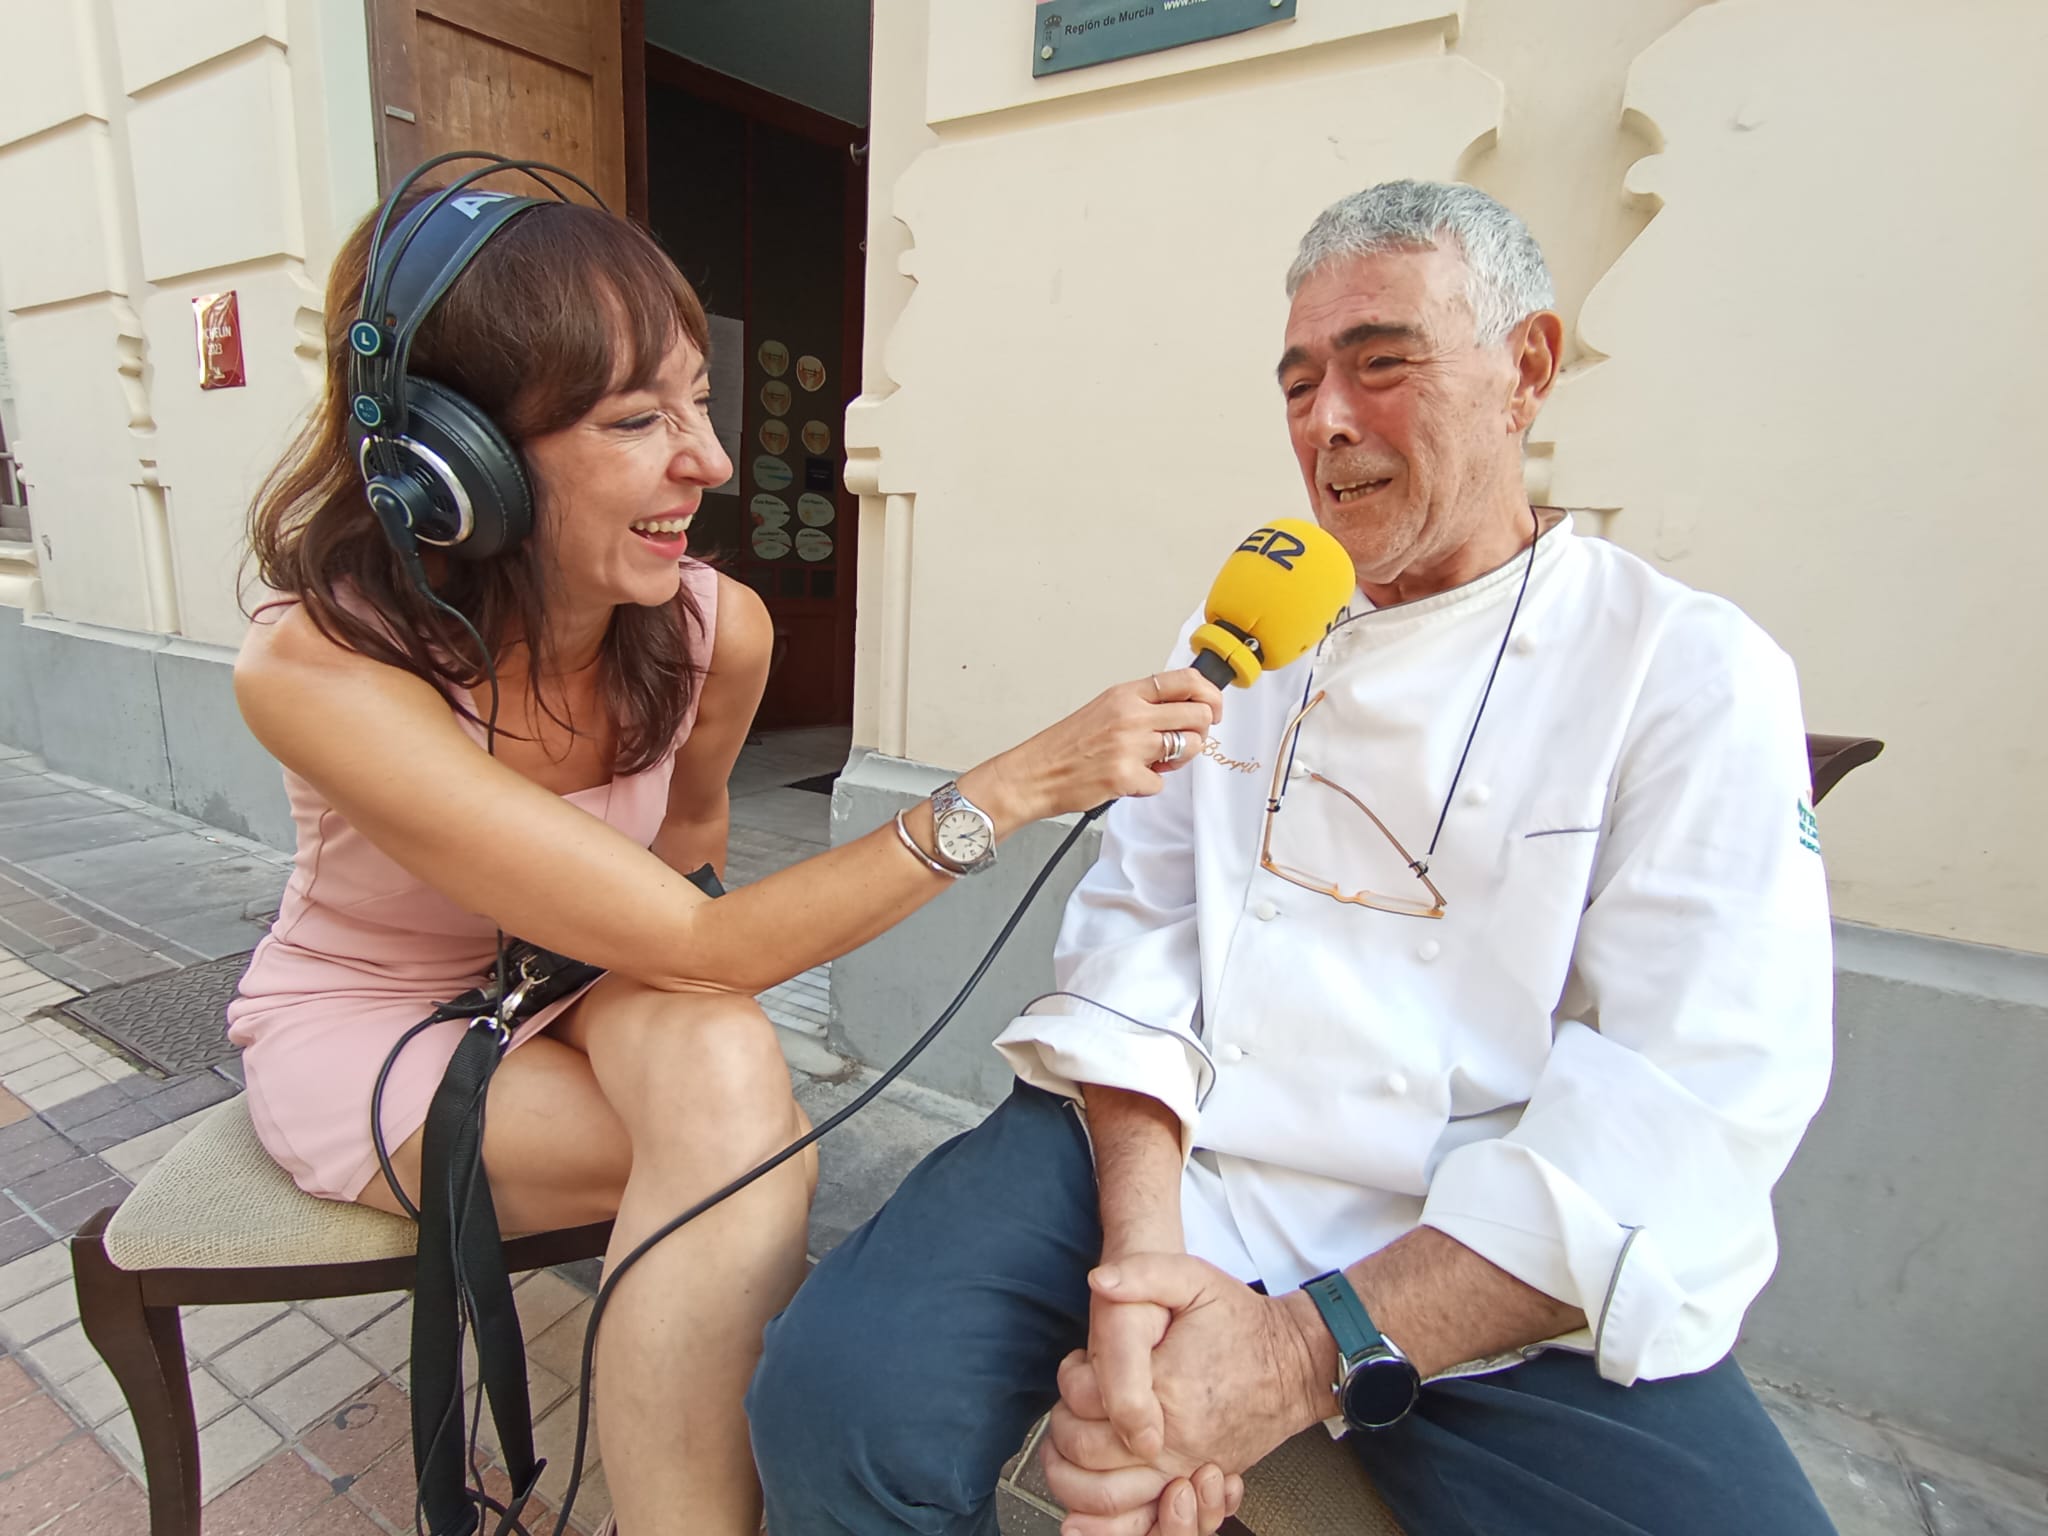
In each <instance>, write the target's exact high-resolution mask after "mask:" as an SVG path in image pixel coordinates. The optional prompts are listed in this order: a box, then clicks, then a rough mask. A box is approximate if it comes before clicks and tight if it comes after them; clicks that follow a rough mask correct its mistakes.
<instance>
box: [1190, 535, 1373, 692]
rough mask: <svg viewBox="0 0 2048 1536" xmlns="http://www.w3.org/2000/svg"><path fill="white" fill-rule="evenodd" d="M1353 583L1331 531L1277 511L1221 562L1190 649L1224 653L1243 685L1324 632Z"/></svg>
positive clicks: (1279, 664)
mask: <svg viewBox="0 0 2048 1536" xmlns="http://www.w3.org/2000/svg"><path fill="white" fill-rule="evenodd" d="M1357 584H1358V578H1357V575H1356V573H1355V572H1354V571H1353V569H1352V566H1351V557H1350V556H1349V555H1347V554H1345V553H1344V546H1343V545H1341V544H1339V543H1338V542H1337V541H1336V539H1334V538H1333V537H1331V536H1330V535H1329V534H1328V533H1326V532H1325V531H1324V530H1323V529H1321V528H1320V527H1318V526H1317V525H1316V524H1314V523H1311V522H1307V521H1305V520H1303V519H1301V518H1295V517H1283V518H1280V519H1278V520H1277V521H1275V522H1271V523H1268V524H1267V525H1266V526H1264V527H1263V528H1259V529H1257V530H1255V531H1254V532H1253V533H1252V534H1251V535H1250V537H1248V538H1246V539H1245V541H1244V542H1243V543H1242V544H1240V545H1238V546H1237V548H1236V549H1235V550H1234V551H1232V553H1231V556H1230V558H1229V559H1228V560H1226V561H1224V562H1223V569H1222V570H1221V571H1219V572H1217V574H1216V584H1215V585H1214V586H1212V587H1211V588H1210V589H1209V602H1208V605H1207V606H1206V608H1205V609H1204V610H1203V612H1204V616H1205V617H1206V618H1207V619H1208V622H1207V623H1206V624H1203V625H1202V626H1201V627H1200V628H1198V629H1197V630H1196V631H1195V633H1194V636H1193V643H1194V647H1195V650H1196V651H1197V652H1201V651H1210V652H1213V653H1214V654H1215V655H1217V656H1219V657H1221V658H1222V660H1223V661H1224V662H1225V663H1227V664H1228V666H1229V668H1230V671H1231V674H1232V680H1233V681H1234V682H1236V683H1237V684H1238V685H1239V686H1240V687H1248V686H1249V685H1250V684H1251V683H1252V682H1254V681H1255V680H1256V679H1257V678H1258V676H1259V674H1260V673H1261V672H1263V671H1268V670H1271V669H1273V668H1276V667H1284V666H1286V665H1287V664H1288V663H1289V662H1292V661H1294V660H1295V659H1296V658H1297V657H1299V656H1300V655H1301V654H1302V653H1303V652H1304V651H1306V650H1307V649H1308V648H1309V647H1310V646H1312V645H1314V644H1315V643H1316V642H1317V641H1318V640H1320V639H1322V637H1323V634H1324V632H1325V631H1326V630H1328V629H1329V627H1330V621H1331V620H1332V619H1334V618H1336V617H1337V612H1338V610H1339V609H1341V608H1342V607H1343V606H1344V604H1345V603H1346V602H1347V601H1349V599H1350V597H1351V593H1352V591H1353V589H1354V588H1355V587H1356V586H1357Z"/></svg>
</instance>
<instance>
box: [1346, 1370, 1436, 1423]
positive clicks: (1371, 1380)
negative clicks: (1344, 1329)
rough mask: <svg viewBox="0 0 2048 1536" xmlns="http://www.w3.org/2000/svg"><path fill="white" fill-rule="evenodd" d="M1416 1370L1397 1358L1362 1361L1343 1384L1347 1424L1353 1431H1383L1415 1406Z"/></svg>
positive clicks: (1417, 1390)
mask: <svg viewBox="0 0 2048 1536" xmlns="http://www.w3.org/2000/svg"><path fill="white" fill-rule="evenodd" d="M1419 1392H1420V1388H1419V1387H1418V1385H1417V1383H1416V1377H1415V1367H1414V1366H1412V1365H1410V1364H1409V1363H1408V1362H1407V1361H1406V1360H1403V1359H1401V1358H1400V1357H1399V1356H1398V1355H1371V1356H1368V1357H1367V1358H1366V1359H1364V1360H1361V1361H1360V1362H1359V1363H1358V1365H1357V1367H1356V1368H1355V1369H1354V1370H1353V1371H1352V1372H1351V1374H1350V1376H1349V1377H1347V1378H1346V1379H1345V1382H1344V1422H1345V1423H1347V1424H1349V1425H1351V1426H1352V1427H1353V1428H1354V1429H1384V1428H1386V1427H1387V1426H1388V1425H1389V1424H1395V1423H1398V1422H1400V1420H1401V1419H1402V1418H1403V1417H1404V1416H1405V1415H1406V1414H1407V1412H1408V1410H1409V1409H1410V1408H1413V1407H1414V1406H1415V1399H1416V1397H1417V1395H1418V1394H1419Z"/></svg>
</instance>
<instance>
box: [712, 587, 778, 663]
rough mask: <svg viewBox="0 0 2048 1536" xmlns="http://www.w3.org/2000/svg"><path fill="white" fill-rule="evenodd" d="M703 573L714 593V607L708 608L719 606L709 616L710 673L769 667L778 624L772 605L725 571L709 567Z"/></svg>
mask: <svg viewBox="0 0 2048 1536" xmlns="http://www.w3.org/2000/svg"><path fill="white" fill-rule="evenodd" d="M700 569H702V570H704V571H705V572H707V573H708V575H709V577H710V580H709V581H708V582H706V584H705V585H706V587H707V588H708V590H709V592H710V593H711V603H710V604H705V605H704V606H711V604H715V605H716V606H715V607H714V608H713V611H712V613H711V614H710V615H709V617H710V618H711V621H712V627H711V654H710V655H709V656H707V657H706V658H705V662H706V665H707V667H708V668H709V670H711V671H714V672H730V671H735V670H737V671H746V670H749V669H751V668H753V667H755V666H765V665H766V664H767V660H768V653H769V651H770V649H771V648H772V647H773V646H774V643H775V621H774V620H773V619H771V618H770V617H769V616H768V605H767V604H766V603H764V602H762V601H761V594H760V593H758V592H756V591H755V590H754V589H753V588H752V587H750V586H748V585H747V584H746V583H745V582H743V581H735V580H734V579H733V578H732V577H730V576H728V575H726V574H725V573H724V572H723V571H715V570H712V569H711V567H709V566H703V567H700ZM700 601H701V600H700Z"/></svg>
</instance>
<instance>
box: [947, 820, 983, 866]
mask: <svg viewBox="0 0 2048 1536" xmlns="http://www.w3.org/2000/svg"><path fill="white" fill-rule="evenodd" d="M937 832H938V844H939V852H940V854H942V855H943V856H944V857H946V858H947V859H950V860H951V861H952V862H953V863H955V864H972V863H974V862H975V861H976V860H977V859H979V858H981V857H982V856H983V855H984V854H986V853H987V852H988V850H989V848H990V846H991V845H992V844H993V843H994V841H995V839H994V838H992V837H991V836H990V835H989V830H988V823H987V822H986V821H984V820H982V818H981V817H979V816H977V815H975V814H974V812H972V811H948V812H947V813H946V814H945V815H944V816H942V817H940V818H939V823H938V827H937Z"/></svg>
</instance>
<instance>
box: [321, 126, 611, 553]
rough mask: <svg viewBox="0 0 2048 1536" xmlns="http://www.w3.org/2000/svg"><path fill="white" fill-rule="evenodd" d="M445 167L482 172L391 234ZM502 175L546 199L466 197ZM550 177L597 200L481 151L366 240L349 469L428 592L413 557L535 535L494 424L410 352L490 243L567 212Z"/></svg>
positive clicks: (520, 471)
mask: <svg viewBox="0 0 2048 1536" xmlns="http://www.w3.org/2000/svg"><path fill="white" fill-rule="evenodd" d="M451 160H482V161H484V162H485V164H484V165H483V166H481V167H480V168H478V169H475V170H472V171H470V172H468V173H467V174H465V175H463V176H460V177H458V178H456V180H455V181H453V182H452V183H450V184H449V185H448V186H447V187H445V188H442V189H441V190H440V191H438V192H436V193H435V194H434V196H432V197H430V198H428V199H426V200H425V201H424V202H422V203H420V204H419V205H418V206H417V207H415V208H413V209H412V210H411V211H410V212H409V213H407V214H406V215H405V216H404V217H403V218H402V219H399V220H398V222H397V224H396V225H395V226H394V225H393V223H392V218H393V215H394V214H396V212H397V210H398V205H399V203H400V202H401V201H403V199H404V197H405V194H406V193H407V192H408V191H410V190H411V189H412V187H413V186H414V185H415V184H416V183H417V182H418V181H419V180H420V178H421V177H422V176H424V175H426V174H427V173H428V172H429V171H432V170H434V169H435V168H436V167H438V166H442V165H445V164H447V163H448V162H449V161H451ZM501 171H519V172H523V173H525V174H526V175H527V176H530V177H531V178H532V179H533V180H534V181H536V182H538V183H539V184H540V186H541V187H542V188H544V189H545V190H546V191H547V192H548V193H549V194H550V196H549V197H546V198H539V197H519V196H515V195H513V194H511V193H508V192H486V191H481V190H471V184H472V183H474V182H476V181H478V180H480V179H481V178H483V177H485V176H494V175H496V174H498V173H499V172H501ZM549 176H559V177H561V178H562V179H563V180H565V181H570V182H574V183H575V184H576V185H577V186H579V187H581V188H582V189H583V190H584V191H585V192H587V193H589V194H590V197H591V200H592V201H593V202H595V203H596V204H597V206H598V207H600V208H602V207H603V206H604V200H603V199H602V198H600V197H598V195H597V193H596V192H595V191H592V189H591V187H590V184H589V183H588V182H586V181H584V180H583V178H582V177H580V176H577V175H576V174H575V173H574V172H571V171H565V170H563V169H562V168H561V167H560V166H554V165H548V164H546V163H545V162H543V161H539V160H511V159H507V158H506V157H504V156H502V155H493V154H486V153H484V152H482V151H477V150H457V151H455V152H454V153H451V154H445V155H436V156H435V157H434V158H433V159H431V160H428V161H425V162H424V163H422V164H420V165H418V166H416V167H415V168H414V169H413V170H412V171H411V172H410V173H409V174H408V175H407V176H406V177H405V178H404V179H403V180H402V181H400V182H399V183H398V185H397V186H396V187H394V188H393V189H392V191H391V195H390V196H389V197H388V198H386V199H385V200H384V206H383V208H382V209H380V210H379V212H378V214H377V223H376V227H375V228H374V229H373V230H372V232H371V236H370V254H369V263H368V270H367V272H366V275H365V278H364V282H363V301H362V305H361V307H360V309H359V311H358V313H357V317H356V320H355V322H354V323H353V324H352V325H350V326H349V329H348V342H349V371H348V384H349V429H350V435H351V440H352V442H353V444H354V447H355V453H356V465H357V467H358V468H359V469H360V470H361V471H362V475H363V483H364V485H365V487H366V488H367V490H368V493H369V501H370V510H371V511H373V512H374V513H376V515H377V521H378V523H379V524H380V525H381V526H382V527H383V529H384V534H385V537H387V538H388V539H390V540H391V545H392V547H393V548H394V549H396V550H397V551H398V553H399V555H400V556H401V557H402V558H403V559H404V560H405V562H406V565H407V567H408V569H409V570H410V571H411V572H412V574H413V577H414V580H415V581H417V582H419V583H421V584H422V585H424V582H425V578H424V575H423V574H422V573H421V571H420V569H419V546H420V545H421V544H431V545H433V546H434V547H436V548H437V549H441V550H444V551H446V552H447V553H448V554H450V555H453V556H455V557H457V558H458V559H463V560H488V559H489V558H491V557H492V556H493V555H499V554H503V553H504V552H505V551H507V550H509V549H512V548H514V547H515V546H517V545H518V544H519V542H520V541H521V540H522V539H524V538H526V537H527V535H528V534H530V533H531V532H532V531H533V487H532V485H531V484H530V483H529V482H528V480H527V478H526V466H525V464H524V463H523V462H522V461H521V459H520V457H519V451H518V450H517V449H516V448H514V447H513V446H512V444H511V442H510V441H509V440H508V439H507V438H506V436H505V434H504V433H503V432H502V431H500V430H499V429H498V425H497V423H496V422H494V421H492V420H491V419H490V417H488V416H487V415H485V414H484V413H483V412H482V411H481V410H479V409H478V408H477V407H476V406H475V405H473V404H472V403H471V402H469V401H468V400H465V399H464V398H463V397H462V396H461V395H459V394H457V393H456V392H455V391H454V390H452V389H449V388H447V387H446V386H445V385H441V384H437V383H435V382H434V381H433V380H431V379H416V378H411V377H409V376H408V375H407V373H406V362H407V358H408V356H409V354H410V353H411V351H412V341H413V337H414V335H416V334H417V333H418V331H419V328H420V322H421V321H423V320H425V319H426V317H427V315H428V313H429V312H430V311H431V310H432V309H433V307H434V306H435V305H436V304H437V303H439V302H440V300H441V296H442V295H443V294H445V293H446V292H447V291H448V289H449V287H450V286H451V285H453V283H454V282H455V279H456V278H458V277H460V276H461V275H462V272H463V269H464V268H466V267H467V266H468V265H469V263H470V262H471V261H472V260H474V259H475V257H476V253H477V252H478V251H480V250H482V249H483V247H484V244H485V242H487V241H488V240H489V239H490V238H491V237H492V236H493V235H495V234H497V233H498V231H499V230H501V229H503V228H504V227H505V226H506V225H508V224H510V223H511V222H512V221H513V220H514V219H516V218H518V217H519V216H520V215H521V214H523V213H525V212H526V211H527V210H528V209H530V208H539V207H542V206H544V205H545V204H546V203H548V202H567V201H568V198H567V196H566V195H565V194H564V193H563V192H562V190H561V188H560V187H558V186H557V185H556V184H555V183H554V182H552V181H550V180H549V179H548V177H549Z"/></svg>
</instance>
